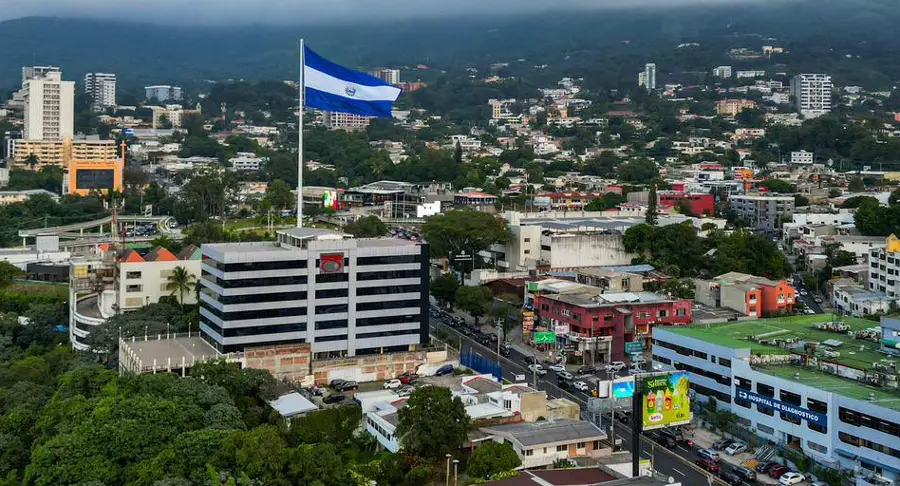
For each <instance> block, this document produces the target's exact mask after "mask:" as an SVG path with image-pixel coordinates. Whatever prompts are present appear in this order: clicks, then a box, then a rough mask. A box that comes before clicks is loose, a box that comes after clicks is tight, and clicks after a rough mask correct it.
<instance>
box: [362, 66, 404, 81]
mask: <svg viewBox="0 0 900 486" xmlns="http://www.w3.org/2000/svg"><path fill="white" fill-rule="evenodd" d="M369 74H371V75H372V76H375V77H376V78H378V79H380V80H382V81H384V82H385V83H388V84H400V70H399V69H378V70H375V71H371V72H370V73H369Z"/></svg>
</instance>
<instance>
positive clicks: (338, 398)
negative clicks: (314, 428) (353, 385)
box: [322, 393, 347, 405]
mask: <svg viewBox="0 0 900 486" xmlns="http://www.w3.org/2000/svg"><path fill="white" fill-rule="evenodd" d="M345 398H347V397H345V396H344V394H343V393H332V394H331V395H328V396H327V397H325V398H323V399H322V401H323V402H325V403H327V404H329V405H330V404H332V403H341V402H343V401H344V399H345Z"/></svg>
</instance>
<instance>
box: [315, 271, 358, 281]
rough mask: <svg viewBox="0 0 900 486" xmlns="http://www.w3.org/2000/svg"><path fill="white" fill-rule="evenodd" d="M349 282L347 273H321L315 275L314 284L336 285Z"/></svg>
mask: <svg viewBox="0 0 900 486" xmlns="http://www.w3.org/2000/svg"><path fill="white" fill-rule="evenodd" d="M348 280H350V274H349V273H323V274H320V275H316V283H337V282H346V281H348Z"/></svg>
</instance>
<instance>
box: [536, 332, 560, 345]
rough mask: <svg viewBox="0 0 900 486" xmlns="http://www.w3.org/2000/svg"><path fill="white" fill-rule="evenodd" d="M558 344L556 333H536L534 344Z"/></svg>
mask: <svg viewBox="0 0 900 486" xmlns="http://www.w3.org/2000/svg"><path fill="white" fill-rule="evenodd" d="M555 342H556V333H555V332H536V333H534V344H553V343H555Z"/></svg>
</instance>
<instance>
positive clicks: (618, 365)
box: [604, 361, 625, 373]
mask: <svg viewBox="0 0 900 486" xmlns="http://www.w3.org/2000/svg"><path fill="white" fill-rule="evenodd" d="M623 368H625V363H623V362H621V361H613V362H612V363H609V364H607V365H606V366H604V369H606V371H607V372H608V373H616V372H618V371H619V370H621V369H623Z"/></svg>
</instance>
